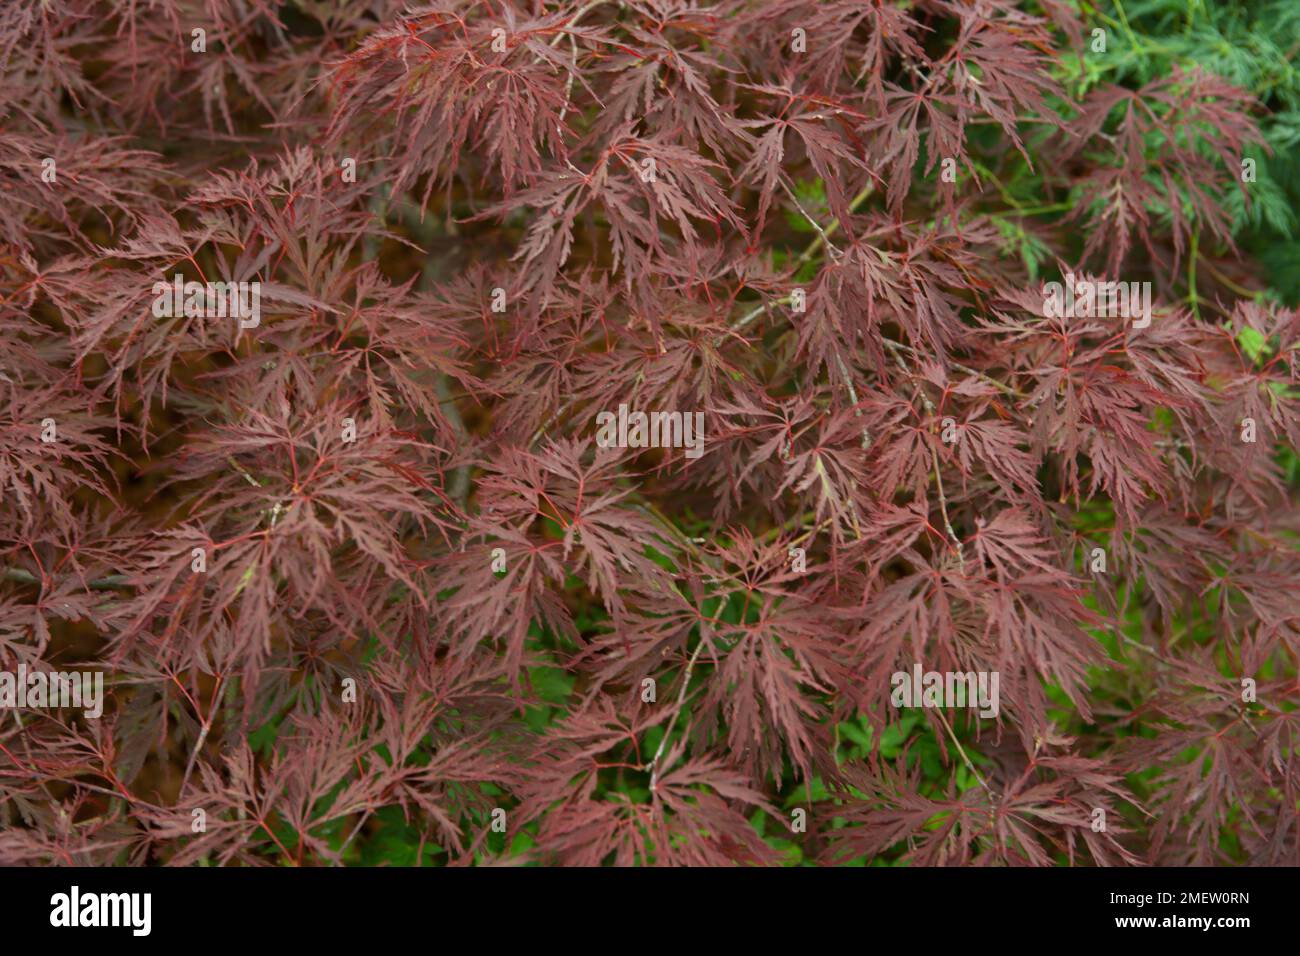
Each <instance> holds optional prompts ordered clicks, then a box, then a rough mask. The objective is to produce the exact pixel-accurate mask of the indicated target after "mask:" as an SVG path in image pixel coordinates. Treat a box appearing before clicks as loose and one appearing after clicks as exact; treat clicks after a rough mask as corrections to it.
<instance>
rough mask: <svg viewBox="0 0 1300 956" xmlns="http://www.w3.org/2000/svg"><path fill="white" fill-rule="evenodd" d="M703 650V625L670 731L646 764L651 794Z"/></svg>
mask: <svg viewBox="0 0 1300 956" xmlns="http://www.w3.org/2000/svg"><path fill="white" fill-rule="evenodd" d="M702 650H704V633H703V625H701V632H700V642H699V643H698V644H696V645H695V652H694V653H692V654H691V659H690V660H689V661H687V662H686V671H685V673H684V674H683V676H682V686H681V688H680V689H679V690H678V691H677V706H676V709H675V710H674V711H673V716H672V719H671V720H669V721H668V729H667V730H665V731H664V735H663V737H662V738H660V740H659V746H658V748H657V749H656V750H655V755H654V756H653V757H651V758H650V762H649V763H648V764H646V765H645V768H644V769H646V770H648V771H650V792H651V793H653V792H654V789H655V784H656V783H658V780H659V770H658V768H657V767H656V764H657V763H658V762H659V758H660V757H661V756H662V755H663V752H664V748H665V747H667V746H668V738H669V737H670V736H672V732H673V727H674V726H675V725H676V724H677V715H678V714H680V713H681V712H682V703H683V702H684V701H685V699H686V689H687V688H688V687H690V685H691V672H692V671H693V670H695V662H696V661H697V660H698V659H699V656H700V651H702Z"/></svg>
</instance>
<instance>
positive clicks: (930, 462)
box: [0, 0, 1300, 865]
mask: <svg viewBox="0 0 1300 956" xmlns="http://www.w3.org/2000/svg"><path fill="white" fill-rule="evenodd" d="M1207 8H1212V10H1211V9H1207ZM1288 25H1289V27H1290V31H1289V33H1288V31H1287V29H1286V27H1287V26H1288ZM1297 27H1300V14H1297V13H1296V7H1295V5H1294V3H1291V2H1270V3H1242V4H1234V3H1220V4H1187V3H1184V2H1182V0H1178V2H1172V0H1166V2H1157V0H1147V2H1141V3H1139V2H1130V4H1129V9H1127V10H1126V9H1125V8H1124V6H1122V5H1121V4H1120V3H1118V2H1117V3H1114V4H1113V5H1112V4H1093V3H1082V4H1078V5H1075V4H1071V3H1066V2H1063V0H1038V2H1031V0H1023V2H1015V0H973V2H972V0H897V2H895V0H884V2H882V0H720V2H717V3H713V4H706V3H704V2H697V0H590V2H582V0H559V2H552V0H440V2H436V3H431V4H421V5H416V6H410V5H408V4H407V3H406V2H405V0H289V2H283V3H280V2H272V0H129V2H128V0H119V2H114V3H103V2H95V0H43V2H40V3H25V2H24V3H11V4H4V5H3V6H0V124H2V126H0V334H2V335H3V339H4V349H3V351H2V352H0V494H2V495H3V503H2V504H0V670H6V671H15V670H16V669H17V668H18V667H19V666H20V665H21V666H24V667H27V668H29V669H48V670H73V669H90V670H96V671H100V672H102V673H103V674H104V675H105V677H106V683H107V685H108V694H107V703H106V706H105V712H104V714H103V716H102V717H100V718H98V719H93V718H89V717H87V716H86V715H85V714H84V713H82V712H80V711H78V710H75V709H57V708H56V709H49V708H46V709H30V708H28V709H12V708H10V709H3V708H0V860H2V861H5V862H30V863H64V864H99V865H105V864H123V863H129V864H137V865H139V864H173V865H184V864H194V863H204V864H209V865H220V864H245V865H290V864H296V865H329V864H331V863H360V864H377V863H382V862H388V863H396V864H415V863H422V864H429V863H438V864H441V863H465V862H492V861H506V860H526V861H534V862H540V863H547V864H600V863H611V862H612V863H617V864H723V863H780V862H786V863H789V862H800V861H806V862H819V863H832V864H843V863H854V864H858V865H862V864H864V863H870V864H875V865H880V864H895V863H914V864H964V863H981V864H994V863H1002V864H1032V865H1052V864H1067V863H1068V864H1078V865H1094V864H1102V865H1109V864H1135V863H1139V862H1164V863H1179V864H1185V863H1246V862H1248V863H1253V864H1278V863H1290V864H1292V865H1295V864H1297V863H1300V813H1298V812H1297V808H1298V806H1300V803H1298V801H1300V751H1298V749H1297V748H1298V747H1300V738H1298V737H1297V734H1298V733H1300V711H1297V709H1296V702H1297V690H1298V688H1300V685H1298V683H1297V661H1298V655H1300V599H1298V598H1297V594H1298V593H1300V587H1298V586H1297V582H1298V581H1300V554H1297V550H1296V536H1295V533H1296V530H1297V521H1296V514H1297V513H1296V510H1295V507H1294V506H1295V493H1296V487H1297V482H1296V471H1297V465H1296V458H1295V455H1294V451H1293V449H1294V448H1296V447H1297V445H1298V444H1300V361H1298V360H1297V355H1296V350H1297V348H1298V347H1300V311H1297V309H1296V308H1295V307H1294V302H1290V303H1288V296H1292V295H1294V292H1295V289H1296V286H1295V285H1294V278H1293V277H1292V278H1289V279H1288V278H1285V277H1284V276H1285V274H1286V270H1287V269H1288V268H1291V269H1293V268H1294V265H1295V263H1296V262H1297V261H1300V245H1297V244H1296V243H1295V242H1294V240H1293V239H1292V235H1293V232H1294V230H1295V228H1296V222H1295V209H1294V206H1295V202H1294V200H1295V190H1296V189H1297V188H1300V187H1298V186H1297V183H1300V177H1297V176H1295V175H1294V173H1295V170H1294V168H1293V167H1294V166H1295V157H1296V153H1295V146H1296V144H1297V142H1300V77H1298V76H1297V72H1296V69H1297V68H1296V67H1295V66H1294V65H1293V64H1294V60H1295V54H1296V52H1297V45H1296V44H1295V43H1289V44H1288V42H1287V41H1286V40H1281V41H1280V40H1279V39H1278V37H1279V36H1284V37H1285V36H1288V35H1289V36H1291V37H1295V36H1297V35H1300V32H1298V31H1297V29H1296V28H1297ZM1248 160H1249V161H1250V162H1249V163H1247V162H1246V161H1248ZM1247 166H1249V168H1250V172H1249V174H1247V172H1246V169H1247ZM1288 250H1289V252H1288ZM1288 256H1290V259H1289V265H1288V259H1287V257H1288ZM1067 273H1069V274H1071V275H1073V276H1075V277H1077V278H1079V279H1095V280H1099V281H1102V280H1106V281H1124V282H1136V283H1143V282H1146V283H1150V288H1151V289H1152V299H1153V308H1152V312H1151V321H1150V324H1149V325H1145V326H1142V325H1140V324H1139V323H1135V322H1134V320H1133V318H1132V317H1125V316H1114V315H1111V316H1106V315H1103V316H1099V317H1089V316H1064V317H1054V316H1051V315H1048V314H1045V310H1044V293H1043V287H1044V283H1045V282H1048V281H1061V280H1062V279H1063V277H1064V276H1065V275H1066V274H1067ZM177 274H179V275H182V276H183V277H184V279H185V280H188V281H197V282H205V283H207V282H257V283H259V284H260V290H261V318H260V323H259V324H257V325H256V326H255V327H244V326H243V324H242V323H241V322H237V321H235V320H234V319H232V318H230V317H222V318H214V317H210V316H208V315H195V314H188V315H187V314H185V310H184V309H181V310H179V312H173V314H170V315H159V314H158V310H157V309H156V308H155V307H154V303H155V297H156V292H155V285H156V284H157V283H160V282H162V283H170V282H171V281H172V277H173V276H175V275H177ZM620 405H627V406H629V407H630V408H632V409H640V410H645V411H655V410H659V411H681V412H685V413H691V414H693V413H695V412H702V413H703V421H704V422H705V433H704V443H703V448H702V454H701V455H700V456H699V457H698V458H695V457H691V456H688V455H687V454H686V449H682V448H666V449H650V450H647V449H644V448H636V447H632V448H619V447H603V446H602V445H601V444H599V443H598V442H597V441H596V436H597V427H596V421H597V416H598V415H599V414H600V413H602V412H609V411H616V410H617V409H618V407H619V406H620ZM50 422H52V423H53V432H51V431H50V427H51V426H50V424H49V423H50ZM1247 423H1249V427H1247ZM1247 435H1249V438H1247V437H1246V436H1247ZM1099 555H1100V559H1099V558H1098V556H1099ZM918 663H919V664H920V665H921V666H922V667H923V669H925V670H934V671H941V672H946V671H955V672H983V673H991V672H996V673H997V674H998V675H999V677H1000V688H1001V706H1000V710H999V713H998V714H997V715H996V717H994V718H991V719H987V718H980V717H979V716H978V715H977V714H976V713H975V712H974V711H973V710H971V709H968V708H964V707H963V708H932V707H931V708H918V709H903V708H899V707H896V706H894V705H893V704H892V703H891V676H892V675H893V674H895V673H897V672H906V673H909V674H910V673H911V671H912V668H913V666H914V665H915V664H918ZM196 811H202V814H196ZM200 817H201V818H202V825H199V823H198V822H196V821H199V819H200ZM1099 821H1101V822H1102V824H1103V825H1102V826H1098V822H1099Z"/></svg>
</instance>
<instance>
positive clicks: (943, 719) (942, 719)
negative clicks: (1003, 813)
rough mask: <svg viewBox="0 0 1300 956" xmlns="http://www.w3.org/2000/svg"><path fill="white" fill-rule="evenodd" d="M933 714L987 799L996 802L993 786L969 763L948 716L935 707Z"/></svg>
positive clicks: (968, 758)
mask: <svg viewBox="0 0 1300 956" xmlns="http://www.w3.org/2000/svg"><path fill="white" fill-rule="evenodd" d="M934 714H935V716H936V717H938V718H939V722H940V723H941V724H943V729H944V730H946V731H948V736H949V737H951V738H952V745H953V746H954V747H956V748H957V753H959V754H961V759H962V762H963V763H964V764H966V769H967V770H969V771H970V772H971V773H972V774H973V775H974V777H975V779H976V780H978V781H979V784H980V786H981V787H983V788H984V792H985V793H987V794H988V795H989V799H990V800H991V801H993V802H994V803H996V802H997V799H998V795H997V794H996V793H994V792H993V788H992V787H990V786H989V785H988V783H987V782H986V781H985V780H984V777H983V776H982V775H981V774H980V772H979V771H978V770H976V769H975V764H973V763H971V759H970V757H969V756H967V755H966V750H965V748H963V747H962V745H961V741H960V740H958V739H957V735H956V734H955V733H953V731H952V726H951V725H950V724H949V723H948V718H947V717H945V716H944V714H943V711H942V710H938V709H936V710H935V711H934Z"/></svg>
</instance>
